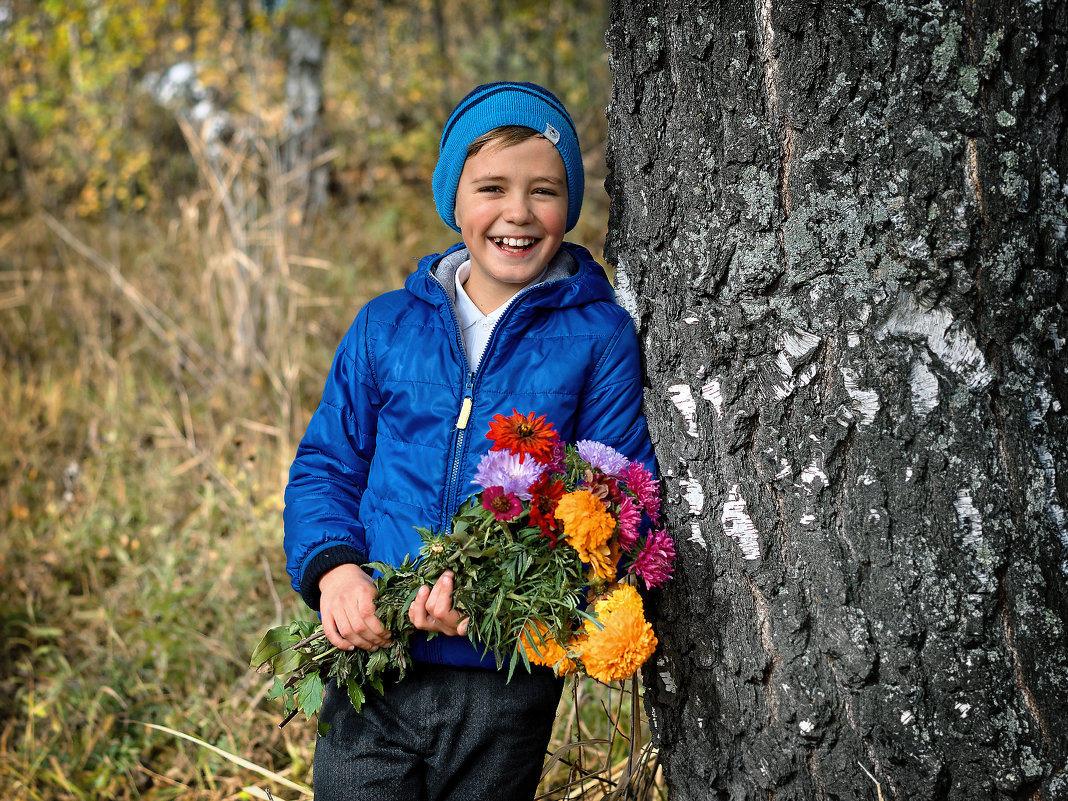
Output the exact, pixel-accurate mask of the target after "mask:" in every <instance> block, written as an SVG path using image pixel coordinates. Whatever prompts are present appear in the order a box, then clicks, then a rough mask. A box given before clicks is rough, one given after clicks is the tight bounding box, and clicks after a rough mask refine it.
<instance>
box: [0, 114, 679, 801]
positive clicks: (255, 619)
mask: <svg viewBox="0 0 1068 801" xmlns="http://www.w3.org/2000/svg"><path fill="white" fill-rule="evenodd" d="M189 143H190V148H191V151H192V152H193V153H194V155H195V156H196V158H197V164H198V167H199V169H200V171H201V174H202V184H203V187H204V188H203V189H202V190H200V191H198V192H194V193H191V194H189V195H188V196H186V197H182V198H179V199H177V200H176V201H175V203H174V206H173V212H172V213H170V214H164V215H159V216H157V217H154V218H153V217H146V216H141V217H128V218H121V219H120V218H113V219H110V220H108V221H103V222H102V221H96V222H90V221H84V220H82V221H76V222H75V221H70V220H59V219H54V218H51V217H48V216H46V215H43V214H42V215H40V216H38V217H35V218H32V219H28V220H21V221H17V222H15V223H14V224H12V225H11V226H10V227H9V229H8V230H7V232H6V233H4V234H2V235H0V408H2V409H3V412H4V414H3V418H2V421H0V525H2V526H3V531H2V532H0V581H2V582H3V585H4V586H5V587H6V588H7V590H6V592H5V593H4V595H3V596H2V598H0V633H2V638H3V642H4V643H5V648H4V649H3V650H2V651H0V711H2V715H0V721H2V722H0V788H2V789H3V793H2V794H3V797H4V799H6V800H7V801H24V800H25V801H30V800H31V799H33V800H34V801H58V799H98V798H109V799H120V800H121V799H133V798H144V799H153V800H155V799H169V798H182V799H229V798H239V797H243V798H251V797H256V798H265V797H267V791H268V789H269V791H270V793H272V794H273V795H274V797H275V798H277V799H287V798H289V799H295V798H298V797H300V791H299V790H298V789H296V788H297V787H300V786H307V785H308V784H310V776H309V772H310V761H311V754H312V741H313V734H312V729H311V727H310V726H308V725H299V724H297V723H294V724H291V725H290V726H287V727H286V728H285V729H282V730H279V729H278V728H277V726H276V723H277V715H278V710H277V709H276V708H274V707H273V705H272V704H270V703H268V702H266V701H265V700H264V695H265V691H266V686H267V685H266V682H265V681H264V680H263V678H262V677H260V676H257V675H256V674H254V673H252V672H250V671H249V670H248V669H247V659H248V654H249V650H250V648H251V647H252V645H253V644H254V643H255V642H256V640H257V639H258V636H259V634H260V633H261V632H262V630H263V629H265V628H267V627H268V626H270V625H273V624H276V623H278V622H281V620H283V619H287V618H289V617H292V616H294V615H298V614H310V613H309V612H307V610H304V609H302V608H301V606H300V604H299V602H298V598H297V596H296V594H295V593H293V592H292V591H291V590H290V588H289V586H288V581H287V580H286V577H284V576H283V575H282V573H283V571H282V555H281V548H280V544H281V515H280V512H281V489H282V487H283V485H284V481H285V473H286V470H287V468H288V463H289V460H290V459H291V458H292V452H293V449H294V445H295V441H296V438H297V437H298V436H299V435H300V433H301V431H302V429H303V427H304V425H306V422H307V417H308V415H309V413H310V410H311V408H312V407H313V406H314V404H315V402H316V401H317V398H318V393H319V389H320V387H321V381H322V375H323V374H324V372H325V370H326V367H327V365H328V363H329V360H330V358H331V356H332V353H333V349H334V347H335V346H336V343H337V342H338V340H339V339H340V337H341V334H342V333H343V332H344V330H345V329H346V328H347V326H348V325H349V323H350V321H351V319H352V317H353V315H354V314H355V311H356V309H357V308H358V307H359V305H360V304H361V303H363V302H364V301H365V300H366V299H367V298H369V297H371V296H373V295H375V294H378V293H379V292H381V291H383V290H385V289H389V288H393V287H395V286H398V285H399V283H400V282H401V280H402V279H403V276H404V275H406V274H407V273H408V272H409V271H410V269H411V267H412V266H413V262H412V257H414V256H416V255H419V254H421V253H423V252H427V251H430V250H440V249H442V248H443V247H445V246H446V245H448V244H449V243H450V240H451V236H450V235H449V233H448V232H446V231H444V229H443V228H442V227H441V225H440V223H438V222H437V221H436V217H434V216H433V208H432V206H431V205H430V202H429V194H428V193H424V192H418V191H415V190H412V189H410V188H404V187H401V186H396V187H389V188H383V190H382V197H383V198H385V197H388V198H390V202H389V203H388V204H387V203H384V202H377V203H376V202H373V200H372V201H370V202H367V203H365V204H364V205H362V206H360V207H354V208H347V209H336V208H335V209H327V210H326V211H324V212H323V213H322V214H320V215H319V216H318V217H317V218H316V219H315V220H311V219H309V218H308V217H307V216H306V215H304V213H303V210H304V208H305V203H304V198H303V197H302V196H301V195H300V193H299V192H294V191H291V188H290V180H289V179H290V177H289V176H285V175H282V174H280V173H279V171H278V170H277V166H276V165H277V160H276V159H275V156H274V153H275V148H274V146H273V145H272V143H270V142H269V141H265V140H255V139H249V140H247V141H245V142H243V143H235V144H233V146H232V148H231V149H230V150H229V151H228V152H224V153H222V154H221V155H216V156H214V157H209V156H208V154H207V152H206V151H205V150H204V148H203V146H202V145H203V143H199V142H198V141H197V140H196V139H195V138H194V137H193V136H192V135H191V134H190V141H189ZM603 206H604V204H603V203H602V204H600V206H597V205H596V204H595V205H594V207H592V208H590V209H589V210H588V212H587V215H586V217H585V219H584V225H585V226H586V227H585V228H583V229H581V230H580V231H579V232H578V233H579V237H578V239H579V241H582V240H583V237H587V242H588V243H589V245H588V246H590V247H591V250H593V251H594V252H595V253H596V252H599V249H600V242H599V241H596V239H594V241H589V239H588V237H590V236H591V235H592V232H595V231H600V230H603V224H604V208H603ZM415 210H418V211H415ZM591 212H592V213H591ZM598 212H599V213H598ZM634 690H635V688H634V686H630V687H628V688H627V689H626V690H625V691H624V690H622V689H620V688H615V689H611V690H610V689H608V688H604V687H600V686H597V685H594V684H592V683H589V682H586V683H582V684H580V685H578V686H576V687H575V688H574V689H573V691H572V692H571V693H570V695H569V697H568V698H567V699H565V702H564V703H563V705H562V707H561V714H560V717H559V721H558V731H557V733H556V735H555V736H554V749H557V751H556V753H555V754H554V756H553V757H552V759H551V760H550V761H549V765H548V768H549V772H548V775H547V777H546V780H545V782H543V789H544V791H545V793H546V794H545V796H544V797H545V798H554V799H563V798H624V797H626V798H648V797H656V794H658V793H662V789H660V788H661V786H662V783H661V782H659V781H658V780H657V776H656V773H657V770H656V759H655V754H653V753H652V752H651V751H650V750H649V749H648V747H647V746H646V745H644V743H645V741H646V739H647V733H645V732H644V731H643V729H642V725H643V724H642V719H641V714H640V708H639V705H638V704H637V699H636V698H635V697H634V696H633V692H634ZM633 731H637V732H638V736H637V737H634V738H633V739H632V735H631V733H632V732H633ZM576 743H581V745H577V744H576ZM263 771H266V772H267V773H269V774H271V777H270V778H268V777H267V776H265V775H263ZM628 787H629V789H627V788H628Z"/></svg>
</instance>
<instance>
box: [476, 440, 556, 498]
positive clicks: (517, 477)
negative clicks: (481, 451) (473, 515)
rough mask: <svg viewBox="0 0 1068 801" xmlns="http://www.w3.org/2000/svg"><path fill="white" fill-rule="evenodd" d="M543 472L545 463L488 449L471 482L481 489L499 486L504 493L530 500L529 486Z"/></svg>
mask: <svg viewBox="0 0 1068 801" xmlns="http://www.w3.org/2000/svg"><path fill="white" fill-rule="evenodd" d="M544 472H545V465H543V464H540V463H539V462H537V461H536V460H534V459H525V460H524V461H522V462H521V461H519V456H517V455H516V454H514V453H509V452H508V451H489V452H488V453H487V454H486V455H485V456H483V457H482V460H481V461H480V462H479V463H478V472H476V473H475V478H474V481H473V482H472V483H474V484H478V485H479V486H480V487H482V488H483V489H486V490H488V489H489V488H490V487H500V488H501V490H502V491H503V492H504V494H505V495H508V494H513V495H515V496H516V497H518V498H521V499H522V500H524V501H529V500H530V486H531V484H533V483H534V482H535V481H537V480H538V479H539V478H541V474H542V473H544Z"/></svg>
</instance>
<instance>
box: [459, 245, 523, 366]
mask: <svg viewBox="0 0 1068 801" xmlns="http://www.w3.org/2000/svg"><path fill="white" fill-rule="evenodd" d="M470 275H471V260H470V259H468V260H467V261H465V262H464V263H463V264H461V265H460V267H459V269H457V270H456V317H457V319H458V321H459V323H460V334H461V336H462V337H463V340H464V349H465V350H466V351H467V361H468V363H469V364H470V367H471V371H472V372H474V371H475V370H477V369H478V365H479V362H481V361H482V354H483V352H485V350H486V343H487V342H489V338H490V334H492V333H493V329H494V327H495V326H496V325H497V321H498V320H500V319H501V315H502V314H504V310H505V309H507V308H508V304H509V303H511V300H509V301H508V302H507V303H502V304H501V305H500V306H498V307H497V308H496V309H494V310H493V311H491V312H490V313H489V314H483V313H482V312H481V311H479V308H478V306H476V305H475V302H474V301H473V300H471V298H469V297H468V296H467V293H466V292H465V291H464V281H466V280H467V279H468V278H469V277H470Z"/></svg>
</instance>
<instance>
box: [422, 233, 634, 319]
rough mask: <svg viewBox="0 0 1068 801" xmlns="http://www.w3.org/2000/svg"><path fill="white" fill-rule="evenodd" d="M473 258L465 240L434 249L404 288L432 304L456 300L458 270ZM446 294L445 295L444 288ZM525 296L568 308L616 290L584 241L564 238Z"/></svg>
mask: <svg viewBox="0 0 1068 801" xmlns="http://www.w3.org/2000/svg"><path fill="white" fill-rule="evenodd" d="M468 258H470V256H469V254H468V251H467V248H466V247H464V245H463V243H458V244H456V245H453V246H452V247H451V248H449V249H448V250H446V251H445V252H444V253H441V254H438V253H434V254H431V255H429V256H425V257H424V258H422V259H420V261H419V266H418V268H417V269H416V271H415V272H413V273H412V274H411V275H409V276H408V278H407V280H406V281H405V282H404V286H405V288H406V289H407V290H408V291H409V292H411V293H412V294H414V295H415V296H416V297H418V298H421V299H422V300H425V301H426V302H427V303H431V304H433V305H441V304H442V303H444V302H445V298H446V297H447V298H448V302H449V303H450V304H452V305H453V306H455V304H456V283H455V282H456V271H457V270H458V269H459V268H460V265H462V264H463V263H464V262H465V261H467V259H468ZM443 289H444V290H445V295H444V296H443V295H442V290H443ZM519 294H522V295H523V296H524V298H525V301H524V304H525V305H526V306H528V307H529V308H542V307H548V308H555V309H561V308H569V307H572V306H581V305H583V304H585V303H592V302H595V301H605V300H606V301H614V300H615V292H614V291H613V290H612V285H611V284H610V283H609V281H608V276H606V275H605V273H604V269H603V268H602V267H601V265H600V264H598V263H597V262H596V261H594V259H593V256H591V255H590V252H589V251H588V250H586V248H584V247H582V246H581V245H575V244H572V243H570V242H564V243H563V244H562V245H561V246H560V250H558V251H557V252H556V255H555V256H553V258H552V259H551V260H550V261H549V267H548V270H547V272H546V275H545V278H543V279H542V280H541V281H540V282H539V283H537V284H532V285H531V286H529V287H526V288H524V289H522V290H520V292H519V293H517V297H518V295H519Z"/></svg>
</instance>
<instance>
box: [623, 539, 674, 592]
mask: <svg viewBox="0 0 1068 801" xmlns="http://www.w3.org/2000/svg"><path fill="white" fill-rule="evenodd" d="M674 561H675V543H674V541H673V540H672V539H671V536H670V535H669V534H668V533H667V532H666V531H665V530H664V529H660V530H659V531H654V532H653V533H652V534H650V535H649V538H648V539H647V540H646V541H645V547H644V548H642V551H641V553H640V554H638V558H637V559H635V560H634V564H633V565H631V568H630V570H631V572H632V573H634V574H635V575H636V576H638V578H640V579H641V580H642V581H644V582H645V588H646V589H648V590H651V589H652V588H653V587H659V586H660V585H661V584H663V583H664V582H665V581H667V580H668V579H669V578H671V574H672V572H673V571H674V567H673V563H674Z"/></svg>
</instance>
